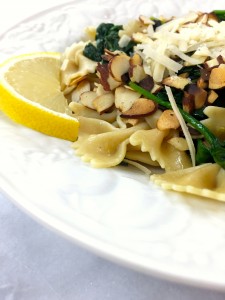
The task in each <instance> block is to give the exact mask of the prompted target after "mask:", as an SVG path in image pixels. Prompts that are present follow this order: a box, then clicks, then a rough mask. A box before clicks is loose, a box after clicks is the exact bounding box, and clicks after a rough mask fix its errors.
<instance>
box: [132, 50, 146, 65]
mask: <svg viewBox="0 0 225 300" xmlns="http://www.w3.org/2000/svg"><path fill="white" fill-rule="evenodd" d="M129 63H130V65H131V66H136V65H139V66H141V65H142V63H143V60H142V58H141V56H140V55H139V54H138V53H135V54H134V55H133V56H132V57H131V58H130V61H129Z"/></svg>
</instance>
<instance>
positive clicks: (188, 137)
mask: <svg viewBox="0 0 225 300" xmlns="http://www.w3.org/2000/svg"><path fill="white" fill-rule="evenodd" d="M165 89H166V92H167V95H168V98H169V101H170V104H171V106H172V109H173V111H174V113H175V115H176V117H177V119H178V120H179V122H180V126H181V128H182V130H183V133H184V136H185V138H186V141H187V144H188V148H189V151H190V155H191V161H192V165H193V166H195V146H194V143H193V140H192V138H191V134H190V132H189V130H188V127H187V125H186V123H185V121H184V119H183V117H182V115H181V113H180V110H179V108H178V106H177V104H176V101H175V99H174V97H173V93H172V90H171V88H170V87H168V86H165Z"/></svg>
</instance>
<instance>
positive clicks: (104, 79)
mask: <svg viewBox="0 0 225 300" xmlns="http://www.w3.org/2000/svg"><path fill="white" fill-rule="evenodd" d="M97 76H98V77H99V79H100V83H101V85H102V86H103V88H104V90H105V91H112V90H114V89H115V88H117V87H118V86H119V85H120V84H121V82H119V81H116V80H115V79H114V78H113V77H112V75H111V74H110V73H109V65H108V64H98V66H97Z"/></svg>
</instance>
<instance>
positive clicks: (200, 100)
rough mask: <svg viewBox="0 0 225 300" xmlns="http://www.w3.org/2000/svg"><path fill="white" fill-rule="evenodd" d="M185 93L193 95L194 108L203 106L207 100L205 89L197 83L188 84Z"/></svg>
mask: <svg viewBox="0 0 225 300" xmlns="http://www.w3.org/2000/svg"><path fill="white" fill-rule="evenodd" d="M187 93H188V94H190V95H193V96H194V103H195V109H199V108H201V107H203V105H204V104H205V102H206V100H207V92H206V90H204V89H202V88H200V87H198V86H197V84H190V85H189V86H188V89H187Z"/></svg>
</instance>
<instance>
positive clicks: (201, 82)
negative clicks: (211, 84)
mask: <svg viewBox="0 0 225 300" xmlns="http://www.w3.org/2000/svg"><path fill="white" fill-rule="evenodd" d="M197 86H198V87H199V88H201V89H206V88H207V87H208V82H207V81H205V80H204V79H203V78H202V77H199V79H198V80H197Z"/></svg>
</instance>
